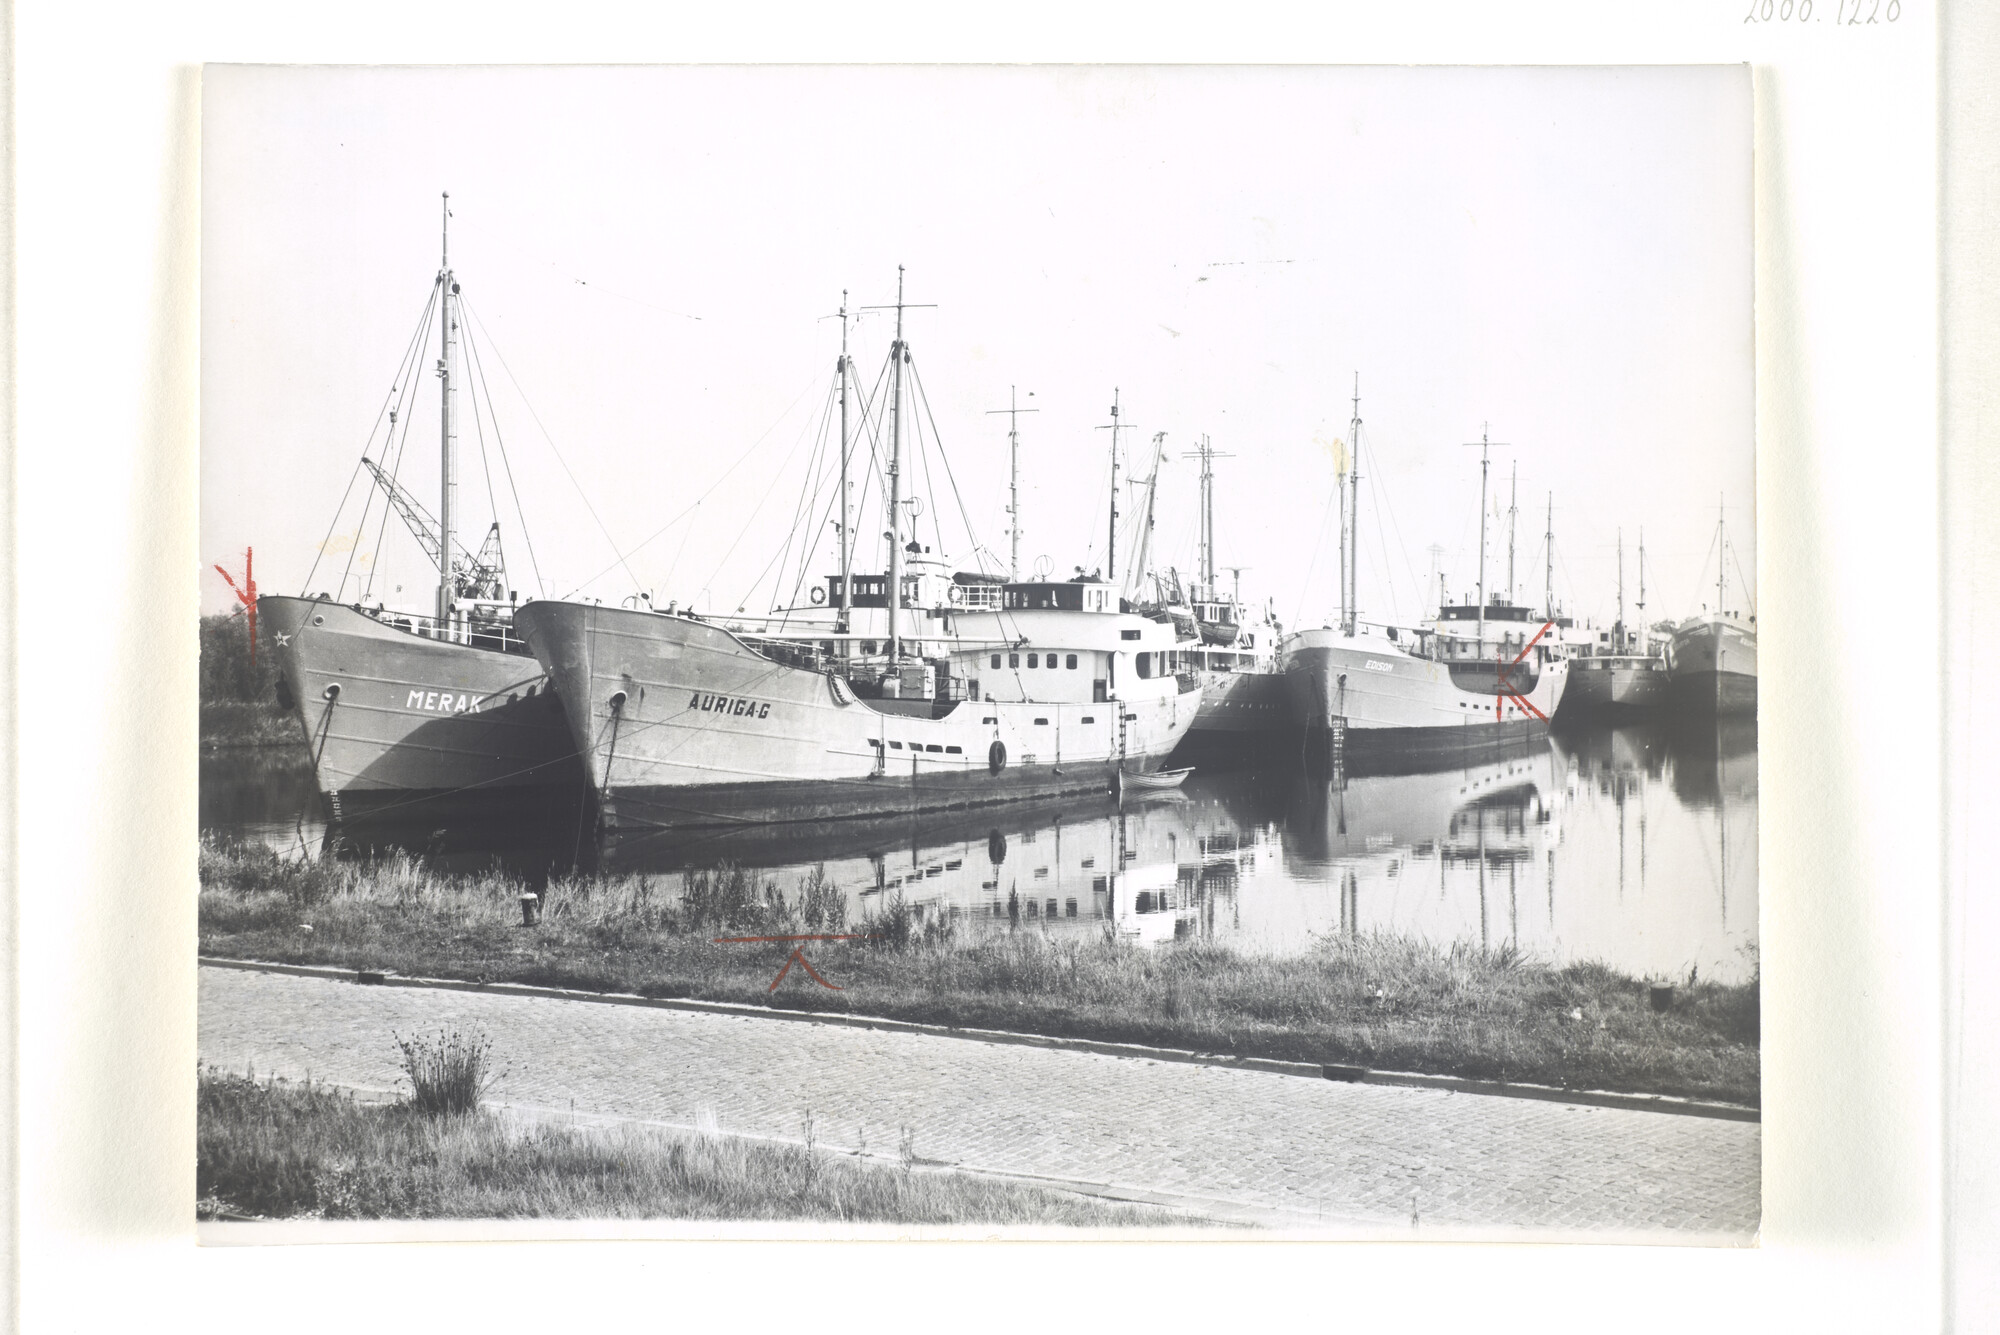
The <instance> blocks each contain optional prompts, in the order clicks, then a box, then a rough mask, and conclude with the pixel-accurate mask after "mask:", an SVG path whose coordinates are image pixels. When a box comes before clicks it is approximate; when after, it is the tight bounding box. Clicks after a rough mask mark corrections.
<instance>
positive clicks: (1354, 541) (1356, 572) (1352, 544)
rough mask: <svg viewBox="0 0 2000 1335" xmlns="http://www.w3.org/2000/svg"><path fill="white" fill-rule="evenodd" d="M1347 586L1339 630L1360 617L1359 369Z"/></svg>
mask: <svg viewBox="0 0 2000 1335" xmlns="http://www.w3.org/2000/svg"><path fill="white" fill-rule="evenodd" d="M1347 441H1348V449H1347V523H1346V524H1345V525H1344V527H1345V528H1346V529H1347V560H1346V562H1345V563H1344V564H1345V565H1346V566H1347V589H1346V591H1345V593H1344V594H1343V596H1342V598H1341V613H1342V615H1341V620H1342V622H1343V623H1344V624H1343V625H1342V626H1341V628H1340V631H1341V634H1343V635H1353V634H1354V633H1355V631H1356V629H1357V628H1358V627H1359V625H1360V621H1361V607H1360V601H1361V572H1360V565H1361V372H1359V371H1356V372H1355V373H1354V416H1353V417H1352V418H1351V419H1350V420H1349V421H1348V423H1347Z"/></svg>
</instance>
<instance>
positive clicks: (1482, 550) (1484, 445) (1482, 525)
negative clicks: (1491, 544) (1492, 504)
mask: <svg viewBox="0 0 2000 1335" xmlns="http://www.w3.org/2000/svg"><path fill="white" fill-rule="evenodd" d="M1486 436H1487V428H1486V424H1485V423H1484V422H1481V423H1480V424H1479V642H1480V643H1481V644H1484V643H1485V642H1486V460H1487V455H1488V453H1489V443H1488V441H1487V439H1486Z"/></svg>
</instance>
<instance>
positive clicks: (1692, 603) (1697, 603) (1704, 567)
mask: <svg viewBox="0 0 2000 1335" xmlns="http://www.w3.org/2000/svg"><path fill="white" fill-rule="evenodd" d="M1721 536H1722V527H1721V525H1717V526H1716V531H1715V537H1713V538H1710V539H1709V540H1708V552H1704V553H1702V558H1701V575H1700V578H1699V581H1698V582H1697V583H1696V585H1695V593H1694V597H1692V598H1690V599H1688V600H1687V602H1686V603H1685V604H1683V606H1686V607H1701V606H1705V604H1704V603H1703V602H1702V601H1701V591H1702V590H1703V589H1705V588H1707V587H1708V553H1709V552H1714V551H1715V544H1716V541H1717V539H1719V538H1721ZM1716 560H1717V562H1718V563H1719V562H1720V561H1721V560H1722V557H1721V555H1720V554H1719V553H1718V554H1717V555H1716ZM1717 568H1718V569H1720V566H1719V565H1718V567H1717ZM1715 610H1716V611H1717V612H1718V613H1719V612H1721V610H1722V609H1721V608H1719V607H1718V608H1717V609H1715Z"/></svg>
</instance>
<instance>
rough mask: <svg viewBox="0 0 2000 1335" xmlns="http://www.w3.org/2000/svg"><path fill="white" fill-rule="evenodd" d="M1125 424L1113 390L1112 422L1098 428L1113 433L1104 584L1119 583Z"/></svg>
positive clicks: (1112, 389)
mask: <svg viewBox="0 0 2000 1335" xmlns="http://www.w3.org/2000/svg"><path fill="white" fill-rule="evenodd" d="M1123 428H1124V424H1123V423H1121V422H1120V421H1119V420H1118V387H1117V386H1116V385H1114V386H1112V388H1111V421H1110V422H1109V423H1107V424H1105V425H1104V426H1101V427H1099V428H1097V429H1098V430H1099V431H1109V432H1110V433H1111V539H1110V542H1109V544H1108V545H1107V546H1106V547H1105V549H1104V582H1105V583H1107V584H1115V583H1117V582H1118V433H1119V431H1121V430H1122V429H1123Z"/></svg>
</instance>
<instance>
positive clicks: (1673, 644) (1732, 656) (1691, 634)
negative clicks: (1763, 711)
mask: <svg viewBox="0 0 2000 1335" xmlns="http://www.w3.org/2000/svg"><path fill="white" fill-rule="evenodd" d="M1715 539H1716V552H1715V561H1716V570H1715V606H1714V607H1713V608H1703V609H1702V611H1701V612H1700V613H1699V614H1698V615H1696V616H1691V617H1689V618H1687V619H1686V620H1685V621H1683V622H1681V623H1680V624H1679V625H1677V626H1675V627H1674V633H1673V635H1672V636H1671V637H1669V639H1668V640H1667V692H1668V695H1669V696H1670V697H1671V699H1672V701H1673V706H1674V710H1675V712H1676V713H1679V714H1681V715H1684V716H1688V717H1702V716H1713V715H1728V714H1750V715H1753V716H1754V715H1755V714H1756V712H1757V615H1756V612H1755V611H1754V610H1753V611H1752V612H1750V613H1749V614H1748V615H1747V616H1746V615H1745V614H1744V613H1742V612H1740V611H1733V610H1730V609H1729V608H1728V607H1727V594H1728V585H1727V581H1726V578H1725V575H1726V572H1727V570H1728V564H1729V536H1728V533H1727V532H1726V530H1725V529H1724V527H1723V518H1722V516H1721V515H1720V514H1718V515H1717V516H1716V521H1715ZM1745 596H1746V598H1747V596H1748V590H1747V589H1746V590H1745Z"/></svg>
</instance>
